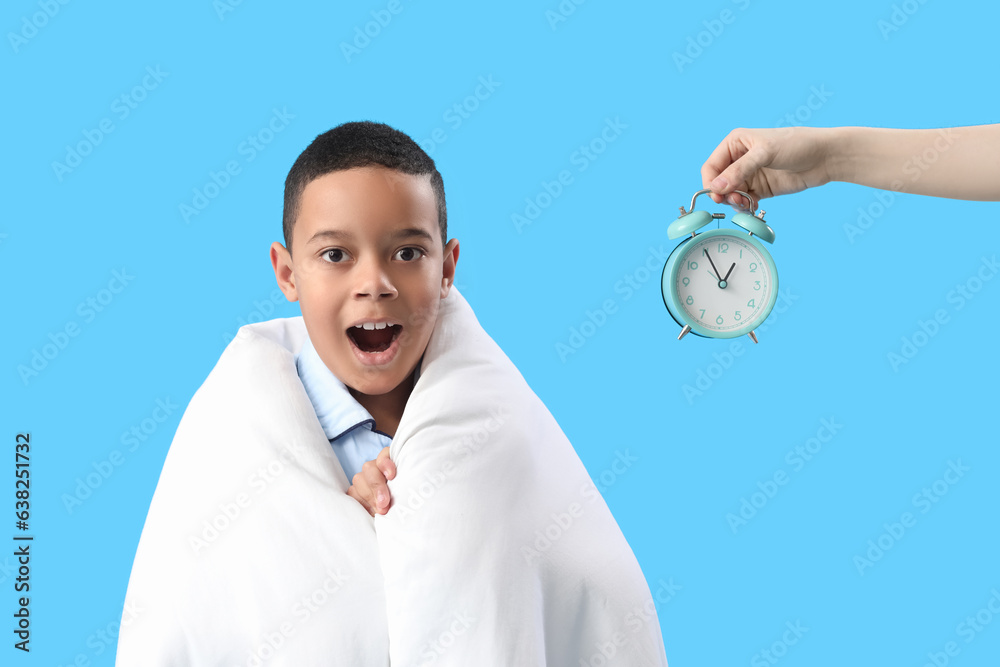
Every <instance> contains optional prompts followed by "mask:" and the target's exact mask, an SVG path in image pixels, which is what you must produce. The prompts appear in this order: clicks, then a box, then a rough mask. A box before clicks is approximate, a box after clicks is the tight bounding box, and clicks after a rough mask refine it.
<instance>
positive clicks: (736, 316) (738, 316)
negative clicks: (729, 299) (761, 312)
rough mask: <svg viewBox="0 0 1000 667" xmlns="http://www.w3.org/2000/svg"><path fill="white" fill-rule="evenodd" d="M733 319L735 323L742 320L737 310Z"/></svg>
mask: <svg viewBox="0 0 1000 667" xmlns="http://www.w3.org/2000/svg"><path fill="white" fill-rule="evenodd" d="M733 317H734V318H735V319H736V321H737V322H739V321H740V320H742V319H743V316H742V315H740V311H738V310H737V311H736V314H735V315H734V316H733Z"/></svg>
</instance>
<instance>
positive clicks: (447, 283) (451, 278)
mask: <svg viewBox="0 0 1000 667" xmlns="http://www.w3.org/2000/svg"><path fill="white" fill-rule="evenodd" d="M456 264H458V239H452V240H450V241H448V245H446V246H445V247H444V265H443V266H442V267H441V268H442V271H441V298H442V299H443V298H445V297H446V296H448V292H449V291H450V290H451V286H452V284H453V283H454V282H455V265H456Z"/></svg>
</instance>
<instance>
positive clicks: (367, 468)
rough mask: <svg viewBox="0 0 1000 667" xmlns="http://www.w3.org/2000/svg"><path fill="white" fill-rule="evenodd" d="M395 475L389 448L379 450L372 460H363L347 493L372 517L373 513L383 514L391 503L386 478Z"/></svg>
mask: <svg viewBox="0 0 1000 667" xmlns="http://www.w3.org/2000/svg"><path fill="white" fill-rule="evenodd" d="M395 476H396V464H395V463H393V462H392V460H391V459H390V458H389V448H388V447H385V448H383V449H382V451H381V452H379V454H378V457H377V458H376V459H375V460H374V461H365V464H364V465H363V466H361V472H359V473H358V474H357V475H355V476H354V479H353V480H352V485H351V488H349V489H348V490H347V495H349V496H350V497H352V498H354V499H355V500H357V501H358V502H359V503H361V505H362V507H364V508H365V509H366V510H368V513H369V514H371V515H372V516H373V517H374V516H375V514H376V513H377V514H385V513H386V512H388V511H389V507H390V505H392V498H390V497H389V486H388V484H386V483H385V482H386V480H388V479H393V478H394V477H395Z"/></svg>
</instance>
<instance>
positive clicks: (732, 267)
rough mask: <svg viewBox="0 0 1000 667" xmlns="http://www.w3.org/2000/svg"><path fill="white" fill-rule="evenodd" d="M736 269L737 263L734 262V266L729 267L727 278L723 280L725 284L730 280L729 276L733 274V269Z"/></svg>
mask: <svg viewBox="0 0 1000 667" xmlns="http://www.w3.org/2000/svg"><path fill="white" fill-rule="evenodd" d="M735 268H736V262H733V265H732V266H730V267H729V271H728V272H727V273H726V277H725V278H723V279H722V281H723V282H725V281H727V280H729V274H730V273H732V272H733V269H735Z"/></svg>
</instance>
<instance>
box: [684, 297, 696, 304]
mask: <svg viewBox="0 0 1000 667" xmlns="http://www.w3.org/2000/svg"><path fill="white" fill-rule="evenodd" d="M684 303H686V304H687V305H689V306H690V305H691V304H692V303H694V297H691V296H689V297H688V298H687V299H685V301H684Z"/></svg>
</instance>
